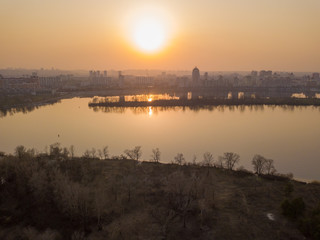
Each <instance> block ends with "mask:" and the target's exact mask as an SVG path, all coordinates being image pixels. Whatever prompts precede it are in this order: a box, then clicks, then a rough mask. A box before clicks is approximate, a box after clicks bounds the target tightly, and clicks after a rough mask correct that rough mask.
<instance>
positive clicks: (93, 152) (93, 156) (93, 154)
mask: <svg viewBox="0 0 320 240" xmlns="http://www.w3.org/2000/svg"><path fill="white" fill-rule="evenodd" d="M96 152H97V150H96V149H95V148H92V149H91V151H90V156H91V158H95V157H96Z"/></svg>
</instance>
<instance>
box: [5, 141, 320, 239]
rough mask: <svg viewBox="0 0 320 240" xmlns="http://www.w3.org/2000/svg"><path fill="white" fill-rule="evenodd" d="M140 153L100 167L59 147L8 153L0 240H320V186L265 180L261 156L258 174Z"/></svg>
mask: <svg viewBox="0 0 320 240" xmlns="http://www.w3.org/2000/svg"><path fill="white" fill-rule="evenodd" d="M134 150H139V149H134ZM134 150H132V151H129V150H127V151H126V153H127V155H128V156H131V158H132V159H125V158H124V157H122V158H121V159H120V157H119V158H116V157H114V158H112V159H108V158H107V152H106V151H105V152H104V153H105V158H103V157H102V158H103V160H101V158H98V157H95V156H94V154H92V151H91V152H90V151H88V152H86V153H85V156H83V157H75V156H74V155H73V153H72V154H70V152H69V153H68V152H67V151H66V150H64V149H62V148H60V147H59V145H53V146H51V147H50V152H48V153H46V154H35V153H34V151H32V150H26V149H24V148H23V147H21V146H20V147H17V149H16V154H15V155H14V156H11V155H5V154H3V153H2V154H1V155H0V239H3V240H9V239H10V240H11V239H21V240H31V239H32V240H34V239H35V240H38V239H39V240H40V239H46V240H51V239H57V240H60V239H61V240H62V239H71V240H84V239H88V240H89V239H98V240H99V239H305V238H307V239H320V205H319V204H320V185H319V184H318V183H316V182H314V183H309V184H305V183H301V182H297V181H294V180H292V179H290V178H288V177H284V176H280V175H277V176H275V175H272V172H270V173H269V174H267V173H266V172H265V171H262V169H261V168H259V166H260V165H259V164H260V162H261V160H263V158H262V157H261V156H259V155H256V156H255V158H254V159H253V165H254V166H255V170H256V171H257V172H258V173H260V174H253V173H251V172H249V171H247V170H237V171H235V170H232V169H233V165H232V163H233V161H231V162H230V161H229V164H231V165H226V166H227V168H225V165H222V164H221V166H219V165H216V166H214V165H212V164H210V160H212V158H211V157H210V155H209V153H206V154H205V155H204V160H205V162H204V164H202V165H201V166H200V165H198V164H191V163H190V164H185V162H184V161H183V160H184V159H183V155H182V154H177V156H176V157H175V163H172V164H161V163H158V162H157V161H158V160H159V158H158V156H160V155H158V154H160V153H159V151H158V149H155V150H154V152H153V158H154V159H153V160H154V161H153V162H140V161H137V160H133V159H138V158H139V155H135V153H139V151H134ZM71 152H73V151H71ZM230 154H231V155H232V153H226V154H225V156H224V157H225V159H227V158H229V159H233V160H238V156H237V155H234V154H233V155H232V156H230ZM102 155H103V154H102ZM231 157H232V158H231ZM221 159H222V160H223V158H221ZM227 163H228V161H227Z"/></svg>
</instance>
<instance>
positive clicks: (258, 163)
mask: <svg viewBox="0 0 320 240" xmlns="http://www.w3.org/2000/svg"><path fill="white" fill-rule="evenodd" d="M273 162H274V161H273V160H272V159H267V158H265V157H263V156H261V155H259V154H256V155H254V157H253V159H252V165H253V169H254V171H255V172H256V173H257V174H271V175H272V174H274V173H275V172H276V169H275V167H274V163H273Z"/></svg>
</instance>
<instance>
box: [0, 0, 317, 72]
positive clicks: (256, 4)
mask: <svg viewBox="0 0 320 240" xmlns="http://www.w3.org/2000/svg"><path fill="white" fill-rule="evenodd" d="M288 4H289V5H290V7H288ZM319 10H320V1H317V0H310V1H301V0H291V1H288V0H285V1H280V2H279V1H275V0H269V1H267V0H263V1H253V0H244V1H236V0H231V1H209V0H200V1H196V2H194V1H182V0H177V1H169V0H164V1H145V0H138V1H119V2H118V1H116V2H112V1H97V0H94V1H84V0H79V1H77V2H76V3H75V2H74V1H63V3H62V2H60V1H58V2H57V1H52V0H48V1H40V0H32V1H31V3H30V2H29V1H21V0H19V1H7V0H6V1H2V3H1V7H0V29H1V30H2V36H3V37H2V39H1V46H0V52H1V58H0V67H1V68H7V67H22V68H41V67H43V68H52V67H54V68H60V69H85V70H88V69H91V68H96V69H162V70H173V69H181V70H188V69H192V68H193V67H194V66H195V65H197V66H198V67H200V68H201V69H203V70H208V71H211V70H212V71H235V70H237V71H238V70H241V71H251V70H253V69H257V70H260V69H272V70H274V71H277V70H279V71H318V69H319V65H320V58H319V52H320V45H319V42H320V31H317V29H319V23H320V15H319Z"/></svg>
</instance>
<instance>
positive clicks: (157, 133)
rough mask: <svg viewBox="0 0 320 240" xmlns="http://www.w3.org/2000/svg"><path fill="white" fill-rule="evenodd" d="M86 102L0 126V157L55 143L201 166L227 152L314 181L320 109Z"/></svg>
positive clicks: (319, 169)
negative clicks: (136, 150)
mask: <svg viewBox="0 0 320 240" xmlns="http://www.w3.org/2000/svg"><path fill="white" fill-rule="evenodd" d="M90 101H92V99H89V98H81V99H79V98H74V99H67V100H62V101H61V102H60V103H57V104H55V105H48V106H44V107H41V108H39V109H36V110H34V111H32V112H29V113H16V114H14V115H11V116H10V115H7V116H5V117H2V118H0V151H4V152H6V153H13V151H14V148H15V147H16V146H17V145H24V146H25V147H27V148H36V149H38V150H39V151H43V150H44V149H45V147H46V146H48V145H50V144H52V143H55V142H60V143H61V144H62V146H65V147H69V146H70V145H74V146H75V149H76V154H77V155H82V154H83V153H84V151H85V150H86V149H91V148H92V147H94V148H96V149H99V148H102V147H103V146H105V145H108V146H109V150H110V154H111V155H120V154H122V153H123V151H124V150H125V149H131V148H133V147H134V146H138V145H139V146H142V151H143V157H142V158H143V159H145V160H149V159H150V155H151V151H152V149H153V148H156V147H158V148H160V151H161V152H162V155H161V161H163V162H171V161H172V160H173V158H174V156H175V155H176V154H177V153H183V154H184V156H185V158H186V160H187V161H192V159H193V156H194V155H196V156H197V161H201V160H202V155H203V153H204V152H206V151H209V152H212V153H213V155H214V156H215V159H216V160H217V159H218V156H219V155H222V153H223V152H227V151H232V152H236V153H238V154H239V155H240V157H241V161H240V165H243V166H244V167H245V168H247V169H249V170H252V167H251V159H252V157H253V156H254V154H261V155H263V156H265V157H266V158H272V159H274V161H275V167H276V169H277V170H278V171H279V172H281V173H288V172H292V173H293V174H294V176H295V177H296V178H301V179H317V180H320V108H316V107H266V106H264V107H261V106H255V107H215V108H210V109H194V110H192V109H182V108H169V109H163V108H151V107H150V108H137V109H128V108H111V109H106V108H89V107H88V102H90ZM240 165H239V166H240Z"/></svg>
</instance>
